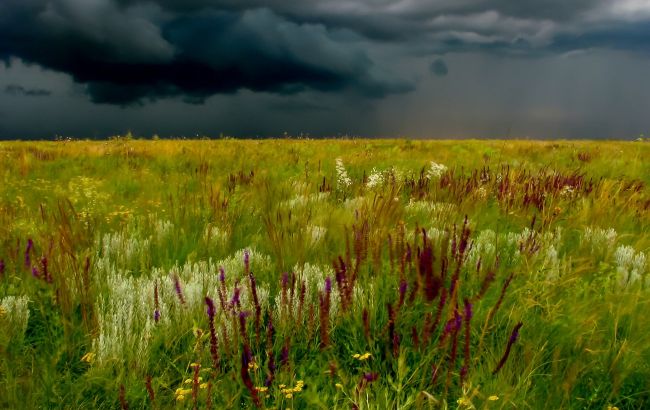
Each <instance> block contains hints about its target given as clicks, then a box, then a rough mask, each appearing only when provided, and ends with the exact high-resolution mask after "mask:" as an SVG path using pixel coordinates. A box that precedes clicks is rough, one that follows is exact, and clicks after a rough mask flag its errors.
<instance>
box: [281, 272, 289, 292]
mask: <svg viewBox="0 0 650 410" xmlns="http://www.w3.org/2000/svg"><path fill="white" fill-rule="evenodd" d="M288 283H289V274H288V273H287V272H283V273H282V288H283V289H286V287H287V284H288Z"/></svg>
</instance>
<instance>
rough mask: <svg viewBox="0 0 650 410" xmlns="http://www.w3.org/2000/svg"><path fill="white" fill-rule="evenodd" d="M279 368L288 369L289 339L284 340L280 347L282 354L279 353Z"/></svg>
mask: <svg viewBox="0 0 650 410" xmlns="http://www.w3.org/2000/svg"><path fill="white" fill-rule="evenodd" d="M280 366H282V367H288V366H289V338H288V337H287V338H286V339H284V345H282V352H281V353H280Z"/></svg>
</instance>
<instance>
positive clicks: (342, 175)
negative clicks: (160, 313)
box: [336, 158, 352, 189]
mask: <svg viewBox="0 0 650 410" xmlns="http://www.w3.org/2000/svg"><path fill="white" fill-rule="evenodd" d="M336 183H337V186H338V188H339V189H346V188H348V187H350V186H351V185H352V179H350V177H349V176H348V171H347V170H346V169H345V165H343V159H341V158H337V159H336Z"/></svg>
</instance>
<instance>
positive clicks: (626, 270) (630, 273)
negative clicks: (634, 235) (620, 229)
mask: <svg viewBox="0 0 650 410" xmlns="http://www.w3.org/2000/svg"><path fill="white" fill-rule="evenodd" d="M614 259H615V260H616V265H617V269H616V270H617V273H618V280H619V284H620V285H621V286H628V285H633V284H635V283H636V282H638V281H639V280H640V279H641V278H642V277H643V276H644V275H645V268H646V255H645V253H643V252H638V253H636V251H635V250H634V248H633V247H631V246H627V245H621V246H619V247H618V248H616V252H614Z"/></svg>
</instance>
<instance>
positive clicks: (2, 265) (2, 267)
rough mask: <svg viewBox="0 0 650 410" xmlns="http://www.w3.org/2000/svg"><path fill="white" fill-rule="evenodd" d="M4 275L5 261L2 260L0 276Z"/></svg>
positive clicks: (0, 262) (0, 261)
mask: <svg viewBox="0 0 650 410" xmlns="http://www.w3.org/2000/svg"><path fill="white" fill-rule="evenodd" d="M4 274H5V261H4V259H0V276H3V275H4Z"/></svg>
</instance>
